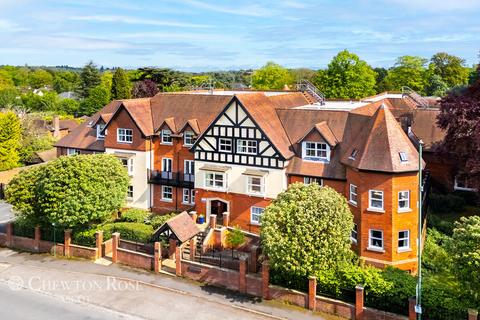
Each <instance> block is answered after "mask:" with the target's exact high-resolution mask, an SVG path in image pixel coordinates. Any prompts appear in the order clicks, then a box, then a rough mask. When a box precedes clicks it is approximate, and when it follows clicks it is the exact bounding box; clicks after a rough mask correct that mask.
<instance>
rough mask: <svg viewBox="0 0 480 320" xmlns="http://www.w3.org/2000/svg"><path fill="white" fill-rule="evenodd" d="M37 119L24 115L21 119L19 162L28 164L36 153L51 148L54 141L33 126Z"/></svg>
mask: <svg viewBox="0 0 480 320" xmlns="http://www.w3.org/2000/svg"><path fill="white" fill-rule="evenodd" d="M37 119H38V117H36V116H32V115H30V114H26V115H24V116H22V118H21V125H22V135H21V139H20V148H19V150H18V154H19V156H20V162H21V163H22V164H24V165H26V164H30V163H32V162H33V160H34V159H35V158H36V154H35V153H36V152H39V151H44V150H49V149H52V148H53V142H54V139H53V137H52V136H51V134H50V132H46V131H45V130H44V129H43V128H39V127H38V125H36V124H35V122H36V120H37Z"/></svg>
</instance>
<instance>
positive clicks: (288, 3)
mask: <svg viewBox="0 0 480 320" xmlns="http://www.w3.org/2000/svg"><path fill="white" fill-rule="evenodd" d="M281 5H282V6H283V7H287V8H294V9H304V8H306V7H307V6H306V5H305V3H303V2H298V1H294V0H285V1H282V2H281Z"/></svg>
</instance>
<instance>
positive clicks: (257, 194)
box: [247, 192, 265, 198]
mask: <svg viewBox="0 0 480 320" xmlns="http://www.w3.org/2000/svg"><path fill="white" fill-rule="evenodd" d="M247 195H249V196H251V197H259V198H265V193H254V192H247Z"/></svg>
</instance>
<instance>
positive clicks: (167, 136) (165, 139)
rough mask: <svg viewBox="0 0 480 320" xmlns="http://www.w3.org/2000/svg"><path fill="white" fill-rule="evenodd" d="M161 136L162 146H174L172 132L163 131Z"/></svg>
mask: <svg viewBox="0 0 480 320" xmlns="http://www.w3.org/2000/svg"><path fill="white" fill-rule="evenodd" d="M160 135H161V142H162V144H172V143H173V139H172V131H170V130H168V129H163V130H162V133H161V134H160Z"/></svg>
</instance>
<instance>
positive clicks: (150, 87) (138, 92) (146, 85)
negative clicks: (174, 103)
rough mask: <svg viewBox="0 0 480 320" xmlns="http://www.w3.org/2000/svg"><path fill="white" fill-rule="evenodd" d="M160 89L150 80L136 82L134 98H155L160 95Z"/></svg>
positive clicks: (133, 90) (133, 92)
mask: <svg viewBox="0 0 480 320" xmlns="http://www.w3.org/2000/svg"><path fill="white" fill-rule="evenodd" d="M158 91H159V90H158V87H157V84H156V83H155V82H153V81H152V80H150V79H145V80H142V81H137V82H135V85H134V87H133V89H132V95H133V97H134V98H148V97H153V96H154V95H156V94H157V93H158Z"/></svg>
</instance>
